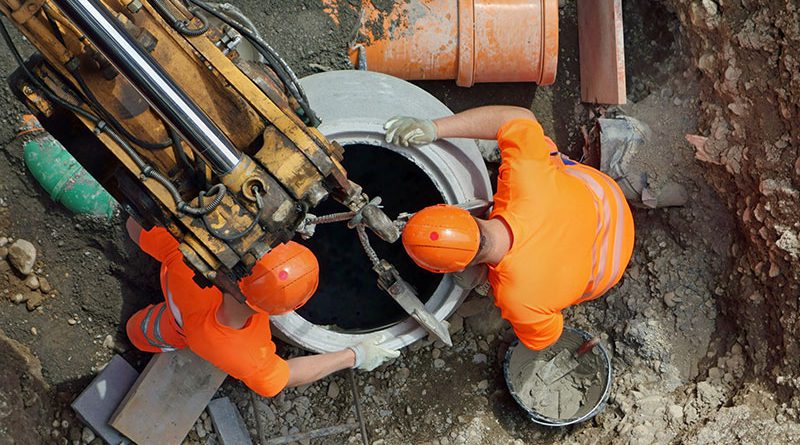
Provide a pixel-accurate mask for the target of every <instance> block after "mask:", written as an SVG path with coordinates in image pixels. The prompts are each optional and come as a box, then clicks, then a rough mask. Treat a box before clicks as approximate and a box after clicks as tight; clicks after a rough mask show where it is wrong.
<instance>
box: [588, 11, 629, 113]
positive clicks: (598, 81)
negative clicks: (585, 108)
mask: <svg viewBox="0 0 800 445" xmlns="http://www.w3.org/2000/svg"><path fill="white" fill-rule="evenodd" d="M578 39H579V44H580V65H581V100H582V101H583V102H592V103H600V104H610V105H622V104H625V103H626V102H627V91H626V86H625V43H624V41H623V34H622V0H578Z"/></svg>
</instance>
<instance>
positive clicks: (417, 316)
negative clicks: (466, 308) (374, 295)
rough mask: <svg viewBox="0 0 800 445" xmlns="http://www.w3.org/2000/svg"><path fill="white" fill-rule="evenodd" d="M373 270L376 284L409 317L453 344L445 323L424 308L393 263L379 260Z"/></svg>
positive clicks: (448, 344)
mask: <svg viewBox="0 0 800 445" xmlns="http://www.w3.org/2000/svg"><path fill="white" fill-rule="evenodd" d="M373 270H375V272H377V273H378V286H379V287H380V288H381V289H383V290H385V291H386V293H388V294H389V296H391V297H392V298H393V299H394V301H396V302H397V304H399V305H400V307H402V308H403V310H404V311H406V312H407V313H408V315H410V316H411V318H413V319H414V320H416V321H417V323H419V324H420V325H421V326H422V327H423V328H425V330H426V331H428V333H429V334H431V335H433V336H434V337H436V338H438V339H439V340H441V341H442V343H444V344H446V345H447V346H453V341H452V340H451V339H450V332H449V330H448V329H447V324H446V323H444V322H442V321H441V320H438V319H437V318H436V317H435V316H434V315H433V314H431V313H430V312H429V311H428V310H427V309H426V308H425V305H424V304H423V303H422V302H421V301H420V299H419V298H418V297H417V293H416V292H415V291H414V288H413V287H411V285H410V284H408V282H407V281H405V280H403V278H402V277H400V273H399V272H397V269H395V267H394V266H393V265H391V264H390V263H389V262H388V261H386V260H380V262H379V263H378V264H376V265H375V267H373Z"/></svg>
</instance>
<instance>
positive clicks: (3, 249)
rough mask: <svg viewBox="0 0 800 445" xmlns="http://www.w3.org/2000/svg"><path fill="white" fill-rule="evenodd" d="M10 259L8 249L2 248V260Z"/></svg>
mask: <svg viewBox="0 0 800 445" xmlns="http://www.w3.org/2000/svg"><path fill="white" fill-rule="evenodd" d="M7 257H8V247H0V260H4V259H6V258H7Z"/></svg>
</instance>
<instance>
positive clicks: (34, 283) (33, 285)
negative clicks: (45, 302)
mask: <svg viewBox="0 0 800 445" xmlns="http://www.w3.org/2000/svg"><path fill="white" fill-rule="evenodd" d="M23 284H25V285H26V286H28V288H29V289H30V290H36V289H39V279H38V278H36V275H33V274H31V275H28V278H25V281H23Z"/></svg>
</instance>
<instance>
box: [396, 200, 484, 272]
mask: <svg viewBox="0 0 800 445" xmlns="http://www.w3.org/2000/svg"><path fill="white" fill-rule="evenodd" d="M480 236H481V232H480V230H479V229H478V223H477V222H475V218H473V217H472V215H470V213H469V212H468V211H466V210H464V209H462V208H460V207H456V206H452V205H446V204H439V205H435V206H432V207H426V208H424V209H422V210H420V211H419V212H417V213H416V214H414V216H412V217H411V219H409V220H408V223H407V224H406V227H405V229H403V246H404V247H405V248H406V252H407V253H408V255H409V256H410V257H411V259H413V260H414V262H415V263H417V265H418V266H419V267H422V268H423V269H426V270H429V271H431V272H437V273H446V272H457V271H459V270H463V269H464V268H465V267H467V265H469V263H470V262H471V261H472V260H473V259H474V258H475V255H476V254H477V253H478V247H479V246H480Z"/></svg>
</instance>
